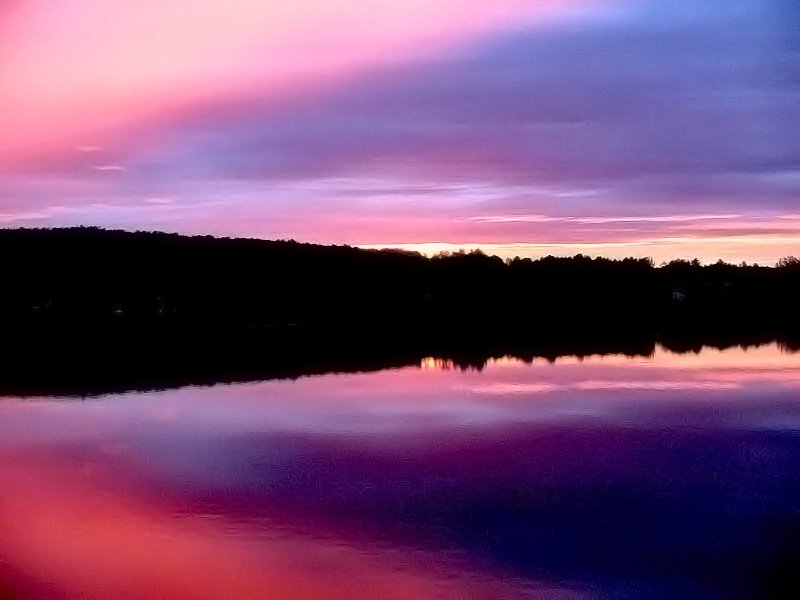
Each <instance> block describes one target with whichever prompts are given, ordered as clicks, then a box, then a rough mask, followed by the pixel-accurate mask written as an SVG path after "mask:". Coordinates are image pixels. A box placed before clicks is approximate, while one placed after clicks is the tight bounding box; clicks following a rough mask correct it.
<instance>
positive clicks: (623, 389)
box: [0, 345, 800, 600]
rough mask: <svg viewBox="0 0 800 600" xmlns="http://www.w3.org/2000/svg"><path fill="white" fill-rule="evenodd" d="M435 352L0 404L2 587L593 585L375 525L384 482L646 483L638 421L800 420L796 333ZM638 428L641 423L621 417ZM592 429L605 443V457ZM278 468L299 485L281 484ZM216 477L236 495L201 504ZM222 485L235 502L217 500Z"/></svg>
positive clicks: (525, 589)
mask: <svg viewBox="0 0 800 600" xmlns="http://www.w3.org/2000/svg"><path fill="white" fill-rule="evenodd" d="M421 367H422V368H417V367H409V368H401V369H393V370H386V371H381V372H377V373H363V374H338V375H325V376H313V377H304V378H300V379H298V380H294V381H288V380H287V381H267V382H260V383H253V384H242V385H226V386H215V387H189V388H184V389H180V390H168V391H164V392H153V393H145V394H128V395H121V396H109V397H105V398H100V399H91V400H87V401H75V400H63V399H62V400H59V399H47V398H41V399H32V400H22V399H13V398H8V399H2V400H0V489H2V495H0V596H1V595H2V593H3V592H4V591H5V588H9V587H10V588H13V589H12V592H8V594H9V595H10V596H11V597H21V598H28V597H30V598H51V597H55V598H61V597H66V598H109V597H113V598H152V597H168V598H177V599H181V598H201V599H202V598H263V597H265V596H267V597H269V598H277V599H280V598H287V599H288V598H292V599H299V600H303V599H317V598H319V599H322V598H325V599H333V600H336V599H337V598H366V597H369V598H376V599H379V598H393V599H398V600H402V599H405V598H431V599H437V598H467V597H469V598H484V599H487V600H489V599H493V598H498V599H499V598H504V599H506V598H508V599H513V598H523V597H529V598H548V599H561V598H565V599H566V598H578V597H581V595H580V594H579V593H578V592H574V591H571V590H564V589H560V588H559V587H558V586H555V589H547V588H545V587H542V586H537V585H536V584H535V583H533V582H531V581H526V582H525V583H524V584H523V583H522V582H520V581H517V580H514V579H509V578H507V577H505V576H503V574H502V573H499V572H494V571H492V570H491V569H489V568H487V566H486V565H485V564H482V563H481V564H477V563H475V562H474V561H472V559H470V558H469V557H468V556H466V555H461V554H450V553H447V552H437V551H435V550H433V549H431V548H426V549H425V550H419V549H412V548H411V546H410V544H407V543H405V541H404V542H402V543H397V542H396V541H395V542H389V541H387V540H386V539H384V538H383V537H382V536H381V535H377V533H376V529H377V530H380V528H381V527H383V522H382V521H380V520H379V522H378V524H377V526H376V524H375V523H371V522H370V519H369V518H368V517H369V515H370V514H372V513H370V510H369V509H370V502H371V500H370V498H375V499H381V498H384V496H381V494H380V493H377V492H374V488H375V487H380V486H384V487H385V488H386V490H388V491H387V492H386V493H387V494H388V496H387V497H388V498H391V494H392V493H393V492H392V490H393V489H394V488H393V487H392V486H395V487H396V488H397V490H398V493H399V492H402V493H406V494H409V495H408V496H407V497H406V498H405V500H406V501H409V502H410V501H411V500H412V499H413V498H415V497H416V496H415V494H416V493H417V489H416V488H415V487H414V483H413V482H414V481H416V479H415V478H419V481H423V482H424V481H430V482H432V483H430V485H431V486H432V490H436V489H439V488H436V487H435V486H442V485H444V486H445V488H446V486H447V485H451V484H452V485H454V486H455V487H454V488H453V489H454V490H461V491H462V492H464V493H465V494H467V493H478V492H475V491H474V490H475V489H476V487H475V486H477V489H478V491H480V490H481V489H483V488H481V486H482V485H484V484H485V485H487V486H488V487H487V488H486V489H487V490H489V489H491V486H490V485H489V484H486V482H487V481H488V482H494V483H493V484H492V485H499V484H502V485H504V486H506V487H507V488H509V489H512V490H513V489H516V488H515V487H514V486H515V485H518V483H519V482H520V481H522V480H523V478H526V477H527V478H530V481H529V483H530V489H534V490H535V489H537V486H539V485H540V484H542V483H548V484H551V485H553V482H559V481H565V482H567V483H570V482H572V481H578V480H581V481H584V482H585V481H586V480H587V478H592V477H594V478H595V479H603V478H605V477H607V476H610V475H615V476H619V477H622V480H623V481H626V482H628V481H635V479H634V477H635V476H637V474H638V473H639V470H640V469H642V468H644V467H646V466H648V463H647V460H646V458H645V457H642V456H639V455H636V454H635V453H634V454H631V453H630V447H629V445H628V443H627V442H625V440H627V439H628V438H626V437H625V436H633V437H632V438H631V439H633V440H634V442H631V443H633V444H635V443H638V442H635V440H636V439H638V438H636V437H635V435H636V434H635V433H631V432H632V431H634V430H635V429H636V428H642V429H646V428H648V427H657V428H664V427H667V428H669V427H671V426H672V427H683V426H684V425H687V424H688V426H690V427H694V426H695V425H697V424H698V423H699V424H700V425H702V426H704V427H708V428H714V429H725V428H729V429H731V430H734V429H737V428H741V429H742V430H747V431H750V430H753V429H758V428H760V427H764V428H777V429H781V428H783V429H785V428H791V429H796V428H797V425H798V423H800V410H798V408H795V406H796V404H797V403H796V401H795V400H794V399H793V398H794V392H793V391H794V390H795V389H796V386H797V383H798V381H800V355H798V354H789V353H783V352H781V350H780V348H778V347H777V346H775V345H773V346H764V347H760V348H755V349H749V350H747V351H745V350H743V349H740V348H737V349H729V350H724V351H720V350H710V349H706V350H704V351H703V352H701V353H700V354H696V355H695V354H688V355H675V354H672V353H670V352H667V351H665V350H664V349H662V348H658V349H657V350H656V352H655V353H654V355H653V356H650V357H634V358H631V357H624V356H606V357H599V356H598V357H587V358H584V359H578V358H566V359H559V360H557V361H556V362H555V363H551V362H548V361H546V360H535V361H533V363H532V364H527V363H525V362H522V361H518V360H514V359H509V358H503V359H497V360H491V361H489V362H488V364H487V365H486V367H485V368H484V369H483V370H482V371H477V370H474V369H473V370H469V369H468V370H460V369H459V368H457V367H456V366H455V365H454V364H453V363H450V362H447V361H437V360H435V359H430V360H425V361H423V364H422V365H421ZM693 411H700V412H693ZM554 422H555V423H556V424H557V426H556V428H555V429H552V428H551V429H547V428H548V427H551V424H552V423H554ZM584 423H589V424H590V425H589V426H590V430H586V431H589V433H585V432H584V433H581V427H582V424H584ZM620 423H621V424H622V425H623V426H624V427H623V429H622V431H624V432H625V433H624V435H623V434H621V433H619V431H620V430H616V431H617V433H614V431H615V430H614V429H613V427H614V426H616V425H618V424H620ZM665 424H666V425H665ZM606 425H609V427H608V429H607V430H606V429H605V427H606ZM576 431H577V432H578V433H575V432H576ZM606 431H607V432H608V433H607V432H606ZM592 432H594V433H592ZM534 434H535V435H534ZM532 435H533V437H531V436H532ZM570 436H572V437H570ZM669 436H670V439H683V440H686V439H692V438H691V435H689V437H688V438H687V437H686V436H685V435H684V437H683V438H681V437H680V435H677V434H676V435H675V436H673V434H672V433H670V434H669ZM569 439H573V440H577V441H575V442H574V443H572V442H569V441H568V440H569ZM644 439H647V438H644ZM565 440H566V441H565ZM655 440H656V442H648V443H651V444H655V447H656V448H660V447H661V446H659V444H660V443H661V442H660V441H659V440H661V437H659V436H656V438H655ZM580 443H587V444H588V443H591V444H593V446H592V448H593V450H594V451H597V452H598V453H599V454H600V457H601V458H598V459H597V461H598V462H597V464H594V463H591V461H588V459H587V457H586V456H583V455H582V453H581V452H580ZM671 443H672V442H670V444H671ZM603 444H605V446H603ZM670 444H667V446H668V448H671V447H672V446H671V445H670ZM504 452H505V453H507V455H504V454H503V453H504ZM365 456H367V457H369V456H372V457H373V458H371V459H369V460H367V462H363V461H364V460H366V459H365V458H364V457H365ZM670 456H671V455H670ZM601 459H602V460H601ZM375 461H377V462H375ZM383 461H386V462H383ZM587 461H588V463H591V464H589V466H583V467H581V465H584V464H586V463H587ZM626 461H628V462H626ZM376 464H377V465H379V466H378V467H374V465H376ZM384 464H386V465H391V466H392V467H391V470H390V471H389V472H388V473H383V472H382V471H381V469H380V468H379V467H380V466H381V465H384ZM592 465H594V466H592ZM373 467H374V468H375V469H376V470H374V471H373V470H371V469H373ZM293 468H296V469H299V470H300V471H302V470H303V469H304V468H305V469H315V468H316V469H321V470H320V471H319V473H318V475H319V477H320V478H321V479H325V480H326V481H327V485H328V488H326V489H327V493H328V494H329V495H328V496H325V497H323V493H322V491H320V490H318V489H317V488H316V487H315V486H318V485H321V483H320V482H317V481H316V480H315V479H314V477H315V476H316V475H313V474H312V475H311V476H309V474H308V473H307V472H297V473H295V472H294V471H292V469H293ZM236 469H238V471H237V472H231V471H232V470H236ZM581 469H583V470H581ZM655 471H656V472H660V471H659V470H658V469H656V470H655ZM500 472H502V474H503V475H502V477H500V475H498V473H500ZM425 473H428V474H429V477H430V479H425V475H424V474H425ZM254 477H265V478H266V479H265V481H267V484H265V485H266V487H264V488H257V489H259V490H260V492H259V494H260V495H259V497H258V511H254V512H250V513H248V512H247V510H246V509H245V510H244V512H243V513H242V512H237V510H238V508H237V507H238V506H239V505H238V504H236V501H238V499H236V498H233V499H231V498H228V499H224V498H225V497H226V495H227V494H230V495H232V496H233V495H235V494H236V493H239V494H240V495H242V497H243V498H245V494H246V491H247V489H250V488H248V486H252V483H253V478H254ZM270 477H274V478H275V480H276V481H278V482H279V483H280V484H281V485H283V486H284V487H283V488H271V487H269V481H270V480H269V478H270ZM304 477H306V478H309V477H310V479H308V481H305V480H303V481H302V482H301V483H300V484H298V485H299V488H298V489H299V490H300V492H298V493H299V494H300V496H297V497H295V496H293V495H292V494H293V493H294V492H293V490H294V489H295V488H293V487H291V486H292V485H295V483H296V482H295V479H301V480H302V479H303V478H304ZM454 477H455V479H452V478H454ZM492 477H495V478H497V477H500V478H499V479H497V480H494V479H492ZM393 478H394V479H393ZM396 478H399V480H398V481H400V483H398V481H395V479H396ZM448 478H451V479H448ZM582 478H583V479H582ZM364 481H366V483H367V484H369V485H371V486H373V492H374V493H375V495H374V496H369V495H368V494H367V495H365V490H366V492H369V491H370V489H369V488H364V489H362V488H361V487H359V486H360V485H362V484H361V483H359V482H364ZM403 481H410V482H412V483H410V484H408V485H410V486H411V487H410V488H409V489H406V488H405V487H404V485H406V484H403V483H402V482H403ZM198 482H200V483H202V484H203V485H205V484H207V485H208V489H211V488H215V489H217V490H218V492H217V493H218V494H221V496H219V497H221V498H223V500H219V498H217V499H213V498H212V504H211V505H207V503H206V504H204V503H203V501H202V499H201V501H198V500H197V498H196V497H195V496H196V495H197V494H201V495H202V494H203V493H204V492H203V490H204V489H205V488H204V487H203V485H198ZM453 482H458V485H463V486H464V487H463V489H462V488H460V487H458V485H456V483H453ZM339 484H343V485H345V488H343V489H340V488H337V487H336V486H337V485H339ZM237 486H243V487H237ZM286 486H288V487H286ZM187 489H188V490H189V491H188V492H187ZM242 489H244V490H245V491H244V492H243V491H242ZM448 489H449V488H447V489H445V491H441V490H439V492H437V493H442V494H445V493H448V494H449V491H447V490H448ZM523 489H528V488H523ZM198 490H199V491H198ZM219 490H222V491H221V492H220V491H219ZM281 490H283V491H281ZM315 491H317V492H319V494H318V495H319V498H316V497H314V498H309V497H308V495H314V494H315ZM378 491H380V490H378ZM429 492H430V493H432V494H433V491H431V490H429ZM282 494H284V495H282ZM304 494H305V495H304ZM438 497H439V496H437V495H436V494H433V496H432V498H434V499H436V498H438ZM448 497H449V496H448ZM245 499H246V498H245ZM298 499H299V500H300V501H302V502H303V503H305V504H304V505H303V506H301V507H298V506H297V502H298ZM216 501H221V502H229V504H230V506H226V507H223V508H220V509H219V510H214V506H213V502H216ZM481 501H483V500H482V499H481ZM330 502H333V508H334V509H335V510H333V509H331V504H329V503H330ZM351 502H356V503H361V504H360V506H361V508H360V509H359V510H360V511H361V512H360V514H361V516H362V517H363V519H364V522H363V523H361V522H360V521H358V520H348V519H347V518H343V517H342V515H341V514H340V513H341V512H342V511H344V512H345V513H346V510H344V509H343V508H342V507H349V504H350V503H351ZM204 506H205V507H206V508H208V510H205V509H203V507H204ZM244 506H245V507H246V506H247V505H246V503H245V504H244ZM337 511H339V512H337ZM317 513H319V514H317ZM3 579H5V580H7V581H6V584H5V585H4V583H3Z"/></svg>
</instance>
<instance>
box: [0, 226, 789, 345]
mask: <svg viewBox="0 0 800 600" xmlns="http://www.w3.org/2000/svg"><path fill="white" fill-rule="evenodd" d="M0 252H2V256H3V257H4V259H5V260H4V264H3V271H4V273H3V294H2V297H0V323H2V325H3V327H4V329H6V330H7V331H8V330H11V331H15V330H19V331H30V330H32V329H33V330H40V329H54V328H62V327H63V328H67V329H73V328H78V329H81V330H82V329H84V328H89V329H92V328H94V327H102V328H103V329H104V330H106V329H107V328H109V327H111V328H126V327H128V328H135V329H137V330H141V328H145V329H146V328H153V329H156V330H163V329H165V328H169V327H191V328H200V329H201V330H203V331H211V330H225V331H231V330H234V329H239V330H242V329H248V330H252V329H257V330H270V329H272V328H276V327H283V328H285V327H315V328H319V327H324V328H334V329H352V328H368V329H370V330H374V328H379V329H387V330H393V329H396V330H401V331H406V332H407V331H408V330H409V328H410V329H412V330H418V331H420V332H431V331H445V330H452V331H457V332H465V333H466V332H470V331H499V330H506V329H507V330H509V331H518V330H519V329H520V328H522V329H524V330H526V331H527V330H530V331H538V332H542V331H546V332H549V331H553V332H555V333H558V334H559V336H562V335H564V334H565V332H577V333H580V334H583V333H584V332H586V331H607V332H610V333H615V332H619V331H636V332H642V331H646V332H649V333H656V334H659V335H669V334H670V332H671V331H672V330H673V329H674V328H681V329H682V328H689V329H692V330H697V329H698V328H700V329H708V330H710V331H714V332H715V333H717V334H720V333H721V334H725V333H728V334H736V333H738V332H741V331H745V330H746V331H748V332H753V331H759V332H771V333H775V334H780V333H782V332H788V331H793V330H795V329H796V327H797V325H798V321H799V319H798V316H797V311H796V307H797V306H798V300H800V261H798V260H797V259H793V258H786V259H783V260H782V261H781V262H780V266H778V267H776V268H767V267H758V266H734V265H730V264H725V263H722V262H720V263H717V264H714V265H710V266H701V265H700V264H699V263H697V262H696V261H695V262H689V261H683V260H676V261H673V262H671V263H669V264H668V265H665V266H662V267H660V268H656V267H654V265H653V264H652V261H650V260H649V259H633V258H628V259H624V260H609V259H604V258H595V259H592V258H589V257H586V256H582V255H577V256H575V257H572V258H555V257H546V258H542V259H539V260H530V259H519V258H516V259H514V260H509V261H506V262H503V261H502V260H501V259H500V258H498V257H493V256H487V255H485V254H483V253H482V252H480V251H476V252H471V253H455V254H440V255H437V256H434V257H433V258H430V259H429V258H425V257H424V256H422V255H420V254H417V253H408V252H401V251H396V250H360V249H356V248H351V247H347V246H320V245H314V244H302V243H297V242H294V241H263V240H252V239H228V238H222V239H216V238H213V237H210V236H203V237H187V236H180V235H176V234H166V233H143V232H137V233H129V232H123V231H108V230H102V229H97V228H91V227H90V228H84V227H81V228H71V229H51V230H47V229H17V230H0Z"/></svg>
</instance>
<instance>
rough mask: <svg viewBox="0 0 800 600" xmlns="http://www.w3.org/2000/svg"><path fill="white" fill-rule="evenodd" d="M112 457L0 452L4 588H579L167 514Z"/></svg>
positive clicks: (446, 592)
mask: <svg viewBox="0 0 800 600" xmlns="http://www.w3.org/2000/svg"><path fill="white" fill-rule="evenodd" d="M118 467H119V465H103V466H102V468H100V469H92V468H88V467H85V466H84V467H81V466H80V465H78V464H75V463H72V462H69V461H64V460H59V458H58V457H57V456H33V457H31V456H19V455H16V456H14V455H6V456H3V458H2V469H0V487H2V489H3V497H2V503H0V507H2V510H0V530H2V536H0V556H1V557H2V559H3V562H7V563H10V564H11V565H12V566H13V568H14V570H15V572H17V573H18V574H19V577H18V579H17V581H11V582H8V585H9V586H10V587H12V588H14V587H16V588H17V589H16V591H15V597H28V596H29V597H50V596H52V595H55V594H57V595H56V597H67V598H82V599H88V598H98V599H99V598H131V599H133V598H173V599H183V598H187V599H188V598H193V599H206V598H208V599H211V598H237V599H247V598H253V599H256V598H258V599H262V598H271V599H276V600H279V599H287V600H289V599H291V600H310V599H320V600H321V599H332V600H335V599H340V598H341V599H348V600H349V599H351V598H393V599H397V600H403V599H409V600H410V599H418V598H466V597H469V598H482V599H486V600H490V599H495V598H496V599H500V598H508V599H513V598H523V597H524V598H548V599H562V598H563V599H568V598H578V597H581V596H579V595H578V594H577V593H572V592H568V591H559V590H550V591H548V590H538V591H537V590H532V589H531V587H530V586H525V587H523V586H521V585H520V584H518V583H517V584H515V582H513V581H501V580H498V579H496V578H493V577H491V576H489V575H483V574H481V573H480V572H476V571H474V570H471V569H465V568H464V565H459V563H458V562H457V561H449V560H447V559H446V558H445V559H443V558H442V557H440V556H436V557H435V556H432V555H429V554H426V553H424V552H421V551H412V550H407V551H404V550H402V549H389V548H386V547H379V546H376V545H374V544H370V543H369V542H367V541H364V540H363V539H358V537H357V536H356V537H352V538H344V539H342V538H340V537H337V535H338V534H337V532H336V531H334V530H330V531H329V530H326V529H324V528H322V529H319V530H316V531H313V532H304V533H297V532H291V531H288V530H286V529H282V528H278V527H274V526H273V525H269V524H265V522H264V521H263V520H260V521H258V522H253V523H247V522H245V523H241V522H233V521H229V520H226V519H225V518H224V517H220V516H213V515H204V514H191V513H183V514H179V515H176V514H175V513H174V512H171V510H170V506H169V503H165V505H164V506H161V505H159V504H158V503H155V502H154V501H153V500H154V499H153V498H147V497H144V496H142V497H140V496H139V495H137V492H136V489H135V488H134V489H131V482H124V483H123V484H122V489H120V480H123V481H124V475H125V474H124V473H123V474H122V477H120V475H121V474H120V472H119V471H118ZM111 470H113V471H115V473H114V476H113V477H109V473H108V471H111ZM103 471H105V472H103ZM112 480H113V481H112ZM31 582H34V584H33V585H31ZM26 584H27V586H26ZM37 584H38V587H37ZM0 589H2V587H0ZM53 590H57V592H54V591H53Z"/></svg>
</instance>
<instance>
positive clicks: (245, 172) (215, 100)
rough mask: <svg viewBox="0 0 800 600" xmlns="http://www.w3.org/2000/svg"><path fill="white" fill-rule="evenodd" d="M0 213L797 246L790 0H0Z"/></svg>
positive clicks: (304, 230)
mask: <svg viewBox="0 0 800 600" xmlns="http://www.w3.org/2000/svg"><path fill="white" fill-rule="evenodd" d="M0 131H2V132H3V134H2V136H0V226H2V227H20V226H25V227H54V226H70V225H98V226H103V227H110V228H123V229H129V230H137V229H143V230H162V231H177V232H181V233H189V234H213V235H224V236H245V237H260V238H269V239H296V240H298V241H309V242H319V243H336V244H350V245H358V246H365V247H387V246H388V247H401V248H406V249H413V250H420V251H423V252H426V253H432V252H436V251H439V250H452V249H458V248H475V247H480V248H482V249H484V250H485V251H487V252H489V253H492V254H499V255H500V256H504V257H511V256H516V255H519V256H531V257H538V256H543V255H548V254H553V255H573V254H576V253H578V252H580V253H583V254H589V255H603V256H610V257H623V256H637V257H641V256H650V257H653V258H654V259H655V260H656V262H661V261H665V260H670V259H673V258H694V257H698V258H700V259H701V260H703V261H706V262H712V261H715V260H717V259H719V258H722V259H724V260H726V261H731V262H737V263H738V262H740V261H747V262H749V263H752V262H757V263H760V264H773V263H775V262H776V261H777V260H778V258H780V257H782V256H787V255H800V141H799V140H800V3H798V2H797V1H796V0H682V1H681V2H675V1H674V0H493V1H492V2H486V1H485V0H402V1H401V0H369V1H367V0H313V1H312V0H293V1H292V2H283V1H278V0H275V1H266V0H261V1H258V0H194V1H193V2H186V1H185V0H140V1H138V2H135V3H132V2H128V1H126V0H25V1H22V0H0Z"/></svg>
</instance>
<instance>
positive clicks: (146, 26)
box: [0, 0, 597, 164]
mask: <svg viewBox="0 0 800 600" xmlns="http://www.w3.org/2000/svg"><path fill="white" fill-rule="evenodd" d="M596 1H597V0H540V1H538V2H533V3H532V2H530V1H528V0H500V1H497V2H491V3H487V2H484V1H483V0H444V1H439V2H430V1H429V0H404V1H402V2H400V1H398V0H374V1H373V2H360V1H357V0H317V1H315V2H310V1H298V2H260V1H257V0H197V1H194V2H190V3H187V2H183V1H181V0H142V1H141V2H136V3H133V4H132V3H130V2H127V1H125V0H82V1H78V2H73V1H67V0H53V1H50V2H30V3H25V4H23V5H20V6H19V7H17V8H16V10H13V11H10V12H9V13H8V14H7V15H6V16H5V23H4V27H3V31H2V37H3V40H2V42H0V43H2V46H0V49H2V53H3V66H2V69H0V90H2V93H0V129H2V131H3V132H4V136H3V137H4V140H3V143H2V145H0V158H2V160H3V161H5V162H6V163H7V164H8V163H9V162H10V161H19V160H22V159H26V158H30V157H31V156H36V155H42V154H49V153H52V152H54V151H58V150H61V151H64V150H67V149H75V148H77V147H83V148H87V147H92V146H94V145H95V144H96V143H97V142H98V140H102V139H104V138H107V137H108V136H109V135H110V134H112V133H113V132H115V131H118V130H120V129H121V128H125V127H127V126H130V125H134V124H136V123H139V122H142V121H146V120H148V119H152V118H154V117H158V116H160V115H164V114H168V113H169V112H170V111H176V110H179V109H181V108H184V107H186V106H188V105H191V104H192V103H196V102H203V101H210V100H212V99H219V98H223V97H230V96H234V95H237V94H242V93H254V92H259V93H260V94H261V95H262V97H263V96H264V95H266V97H267V98H269V97H273V98H274V97H277V96H279V95H281V94H284V93H287V92H289V91H291V90H293V89H296V88H298V87H300V88H303V87H308V86H311V87H312V88H313V87H315V86H324V85H325V84H328V83H332V82H335V81H338V80H341V79H342V78H346V77H348V76H350V75H352V74H354V73H356V72H359V71H362V70H364V69H368V68H371V67H375V66H379V65H384V64H386V63H387V62H388V63H396V62H402V61H403V60H408V59H410V58H412V57H414V56H421V55H423V54H425V53H429V52H431V51H432V50H435V49H437V48H438V49H444V48H447V47H448V46H449V45H451V44H453V43H455V42H457V41H458V40H461V39H464V38H465V37H468V36H471V35H475V34H479V33H481V32H484V31H487V30H492V29H493V28H497V27H500V26H502V25H503V24H507V23H517V22H519V21H520V19H531V18H534V17H537V16H538V17H544V16H547V15H549V14H552V11H555V10H558V9H562V8H564V7H565V6H569V5H573V4H577V5H587V4H592V3H595V2H596Z"/></svg>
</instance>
